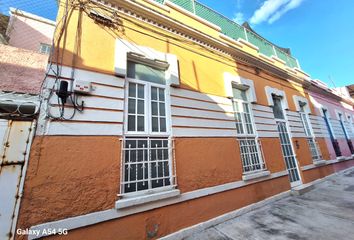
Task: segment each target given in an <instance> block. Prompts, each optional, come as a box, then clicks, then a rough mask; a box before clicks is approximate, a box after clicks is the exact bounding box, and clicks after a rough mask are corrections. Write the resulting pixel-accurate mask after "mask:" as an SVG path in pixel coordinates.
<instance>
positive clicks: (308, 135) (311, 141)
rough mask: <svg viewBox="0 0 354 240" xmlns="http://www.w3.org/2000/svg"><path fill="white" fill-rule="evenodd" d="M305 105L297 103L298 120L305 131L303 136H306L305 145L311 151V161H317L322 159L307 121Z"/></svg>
mask: <svg viewBox="0 0 354 240" xmlns="http://www.w3.org/2000/svg"><path fill="white" fill-rule="evenodd" d="M306 104H307V103H305V102H301V101H299V106H300V112H299V113H300V118H301V121H302V125H303V127H304V130H305V134H306V138H307V143H308V145H309V148H310V151H311V155H312V160H313V161H319V160H321V159H322V155H321V152H320V148H319V146H318V144H317V141H316V139H315V137H314V134H313V131H312V127H311V123H310V120H309V116H308V114H307V113H306V111H305V106H306Z"/></svg>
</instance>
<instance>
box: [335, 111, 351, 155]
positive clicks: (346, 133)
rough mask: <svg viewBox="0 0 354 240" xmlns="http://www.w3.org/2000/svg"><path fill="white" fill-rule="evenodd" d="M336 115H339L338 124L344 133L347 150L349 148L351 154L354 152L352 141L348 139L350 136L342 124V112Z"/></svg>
mask: <svg viewBox="0 0 354 240" xmlns="http://www.w3.org/2000/svg"><path fill="white" fill-rule="evenodd" d="M338 116H339V122H340V125H341V127H342V130H343V133H344V135H345V139H346V140H347V144H348V147H349V150H350V152H351V154H354V147H353V143H352V141H351V139H350V136H349V133H348V131H347V129H346V128H345V126H344V122H343V114H342V113H339V114H338Z"/></svg>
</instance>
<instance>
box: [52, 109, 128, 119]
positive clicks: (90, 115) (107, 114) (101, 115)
mask: <svg viewBox="0 0 354 240" xmlns="http://www.w3.org/2000/svg"><path fill="white" fill-rule="evenodd" d="M49 112H50V114H51V115H52V116H54V117H60V113H59V107H51V108H50V110H49ZM73 112H74V109H73V108H65V111H64V118H66V119H69V118H70V117H71V116H72V114H73ZM72 120H77V121H94V122H100V121H102V122H123V112H121V111H106V110H104V111H102V110H92V109H85V110H84V111H83V112H82V113H80V112H79V111H76V114H75V116H74V117H73V118H72Z"/></svg>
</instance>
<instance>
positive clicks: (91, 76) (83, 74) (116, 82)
mask: <svg viewBox="0 0 354 240" xmlns="http://www.w3.org/2000/svg"><path fill="white" fill-rule="evenodd" d="M56 66H57V65H55V64H54V65H53V68H54V69H55V68H56ZM71 70H72V68H71V67H66V66H63V67H62V68H61V75H60V76H61V77H64V78H69V79H70V78H71ZM49 74H51V75H53V76H55V73H54V72H53V71H52V70H50V71H49ZM74 79H75V80H82V81H90V82H95V83H101V84H107V85H112V86H116V87H122V88H123V87H124V82H125V79H124V78H120V77H117V76H114V75H109V74H104V73H98V72H94V71H87V70H82V69H75V74H74Z"/></svg>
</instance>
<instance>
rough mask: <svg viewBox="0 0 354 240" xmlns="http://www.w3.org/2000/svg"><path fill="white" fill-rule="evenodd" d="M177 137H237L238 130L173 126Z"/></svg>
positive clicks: (173, 132) (173, 131)
mask: <svg viewBox="0 0 354 240" xmlns="http://www.w3.org/2000/svg"><path fill="white" fill-rule="evenodd" d="M172 135H173V136H175V137H236V130H232V129H205V128H204V129H203V128H183V127H175V126H173V127H172Z"/></svg>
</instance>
